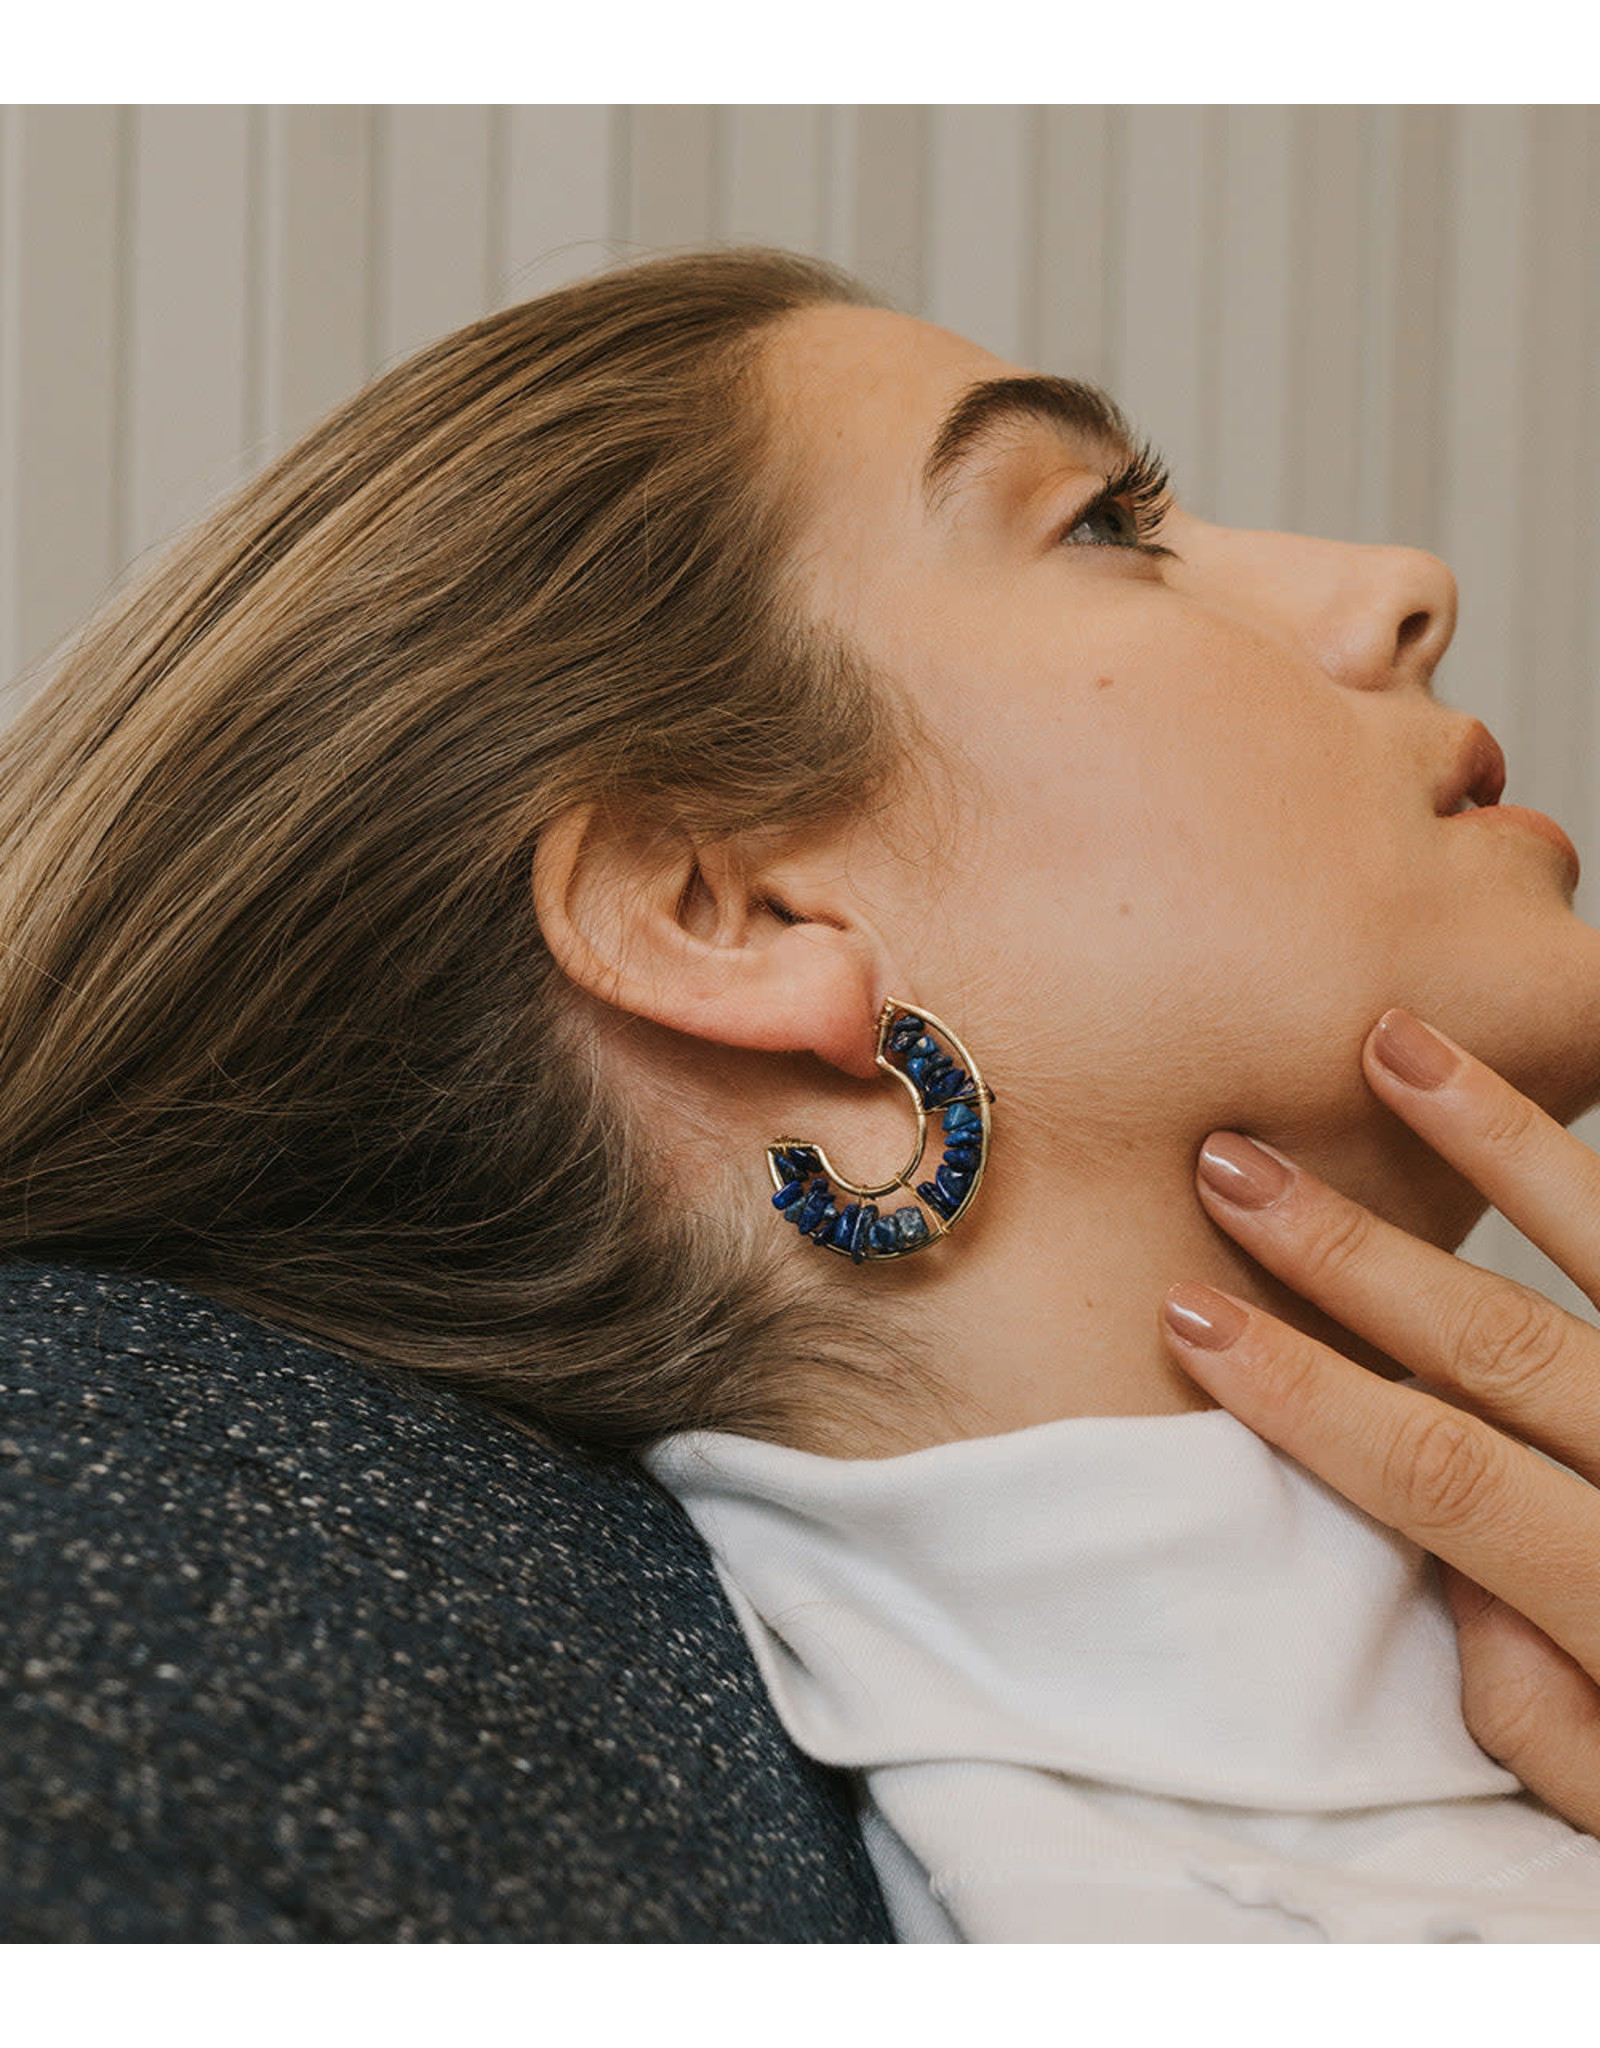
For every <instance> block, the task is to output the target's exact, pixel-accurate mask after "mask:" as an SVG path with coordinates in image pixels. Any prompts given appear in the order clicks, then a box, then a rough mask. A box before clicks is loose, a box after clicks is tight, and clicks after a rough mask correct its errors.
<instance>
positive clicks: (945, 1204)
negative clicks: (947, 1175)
mask: <svg viewBox="0 0 1600 2048" xmlns="http://www.w3.org/2000/svg"><path fill="white" fill-rule="evenodd" d="M917 1193H918V1194H919V1195H920V1196H921V1197H922V1199H923V1200H924V1201H925V1202H926V1203H927V1205H928V1207H929V1208H930V1209H936V1210H937V1211H938V1213H939V1214H940V1215H941V1216H948V1215H949V1214H950V1211H951V1210H952V1209H953V1208H954V1207H955V1206H956V1205H955V1203H954V1202H952V1201H951V1200H950V1199H949V1197H948V1196H947V1195H946V1194H945V1191H944V1189H943V1188H941V1187H939V1186H938V1185H937V1184H936V1183H935V1182H934V1181H931V1180H919V1181H918V1182H917Z"/></svg>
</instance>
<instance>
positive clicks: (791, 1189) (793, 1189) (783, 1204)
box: [772, 1154, 949, 1209]
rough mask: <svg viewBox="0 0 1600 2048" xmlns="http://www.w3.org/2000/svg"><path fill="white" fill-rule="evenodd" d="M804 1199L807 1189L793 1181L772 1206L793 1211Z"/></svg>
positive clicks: (780, 1190) (780, 1193)
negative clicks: (796, 1204)
mask: <svg viewBox="0 0 1600 2048" xmlns="http://www.w3.org/2000/svg"><path fill="white" fill-rule="evenodd" d="M946 1156H947V1157H948V1156H949V1155H948V1154H947V1155H946ZM804 1197H805V1188H804V1187H803V1186H802V1185H801V1183H800V1182H799V1181H797V1180H792V1181H790V1183H789V1185H788V1186H787V1187H785V1188H779V1190H778V1192H777V1193H776V1194H775V1195H774V1196H773V1198H772V1206H773V1208H774V1209H792V1208H793V1207H794V1205H795V1203H796V1202H798V1201H801V1200H803V1199H804Z"/></svg>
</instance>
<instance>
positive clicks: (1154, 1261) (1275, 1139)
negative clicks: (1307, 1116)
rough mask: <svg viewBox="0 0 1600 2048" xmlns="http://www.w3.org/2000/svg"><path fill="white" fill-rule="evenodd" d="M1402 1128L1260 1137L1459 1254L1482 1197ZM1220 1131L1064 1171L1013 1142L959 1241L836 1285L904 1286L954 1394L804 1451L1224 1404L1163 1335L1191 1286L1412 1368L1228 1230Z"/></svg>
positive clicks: (907, 1309)
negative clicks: (1212, 1184)
mask: <svg viewBox="0 0 1600 2048" xmlns="http://www.w3.org/2000/svg"><path fill="white" fill-rule="evenodd" d="M1386 1123H1387V1125H1388V1126H1389V1128H1387V1129H1382V1130H1367V1131H1361V1132H1356V1133H1353V1134H1352V1133H1348V1132H1347V1133H1345V1134H1342V1135H1341V1138H1340V1139H1339V1141H1338V1142H1337V1143H1336V1144H1330V1143H1328V1141H1326V1140H1324V1141H1322V1143H1321V1145H1320V1146H1319V1145H1318V1144H1317V1142H1316V1141H1314V1140H1309V1139H1307V1138H1306V1136H1305V1134H1303V1133H1300V1134H1295V1133H1283V1134H1278V1133H1275V1132H1269V1131H1266V1130H1261V1131H1258V1132H1256V1133H1255V1134H1256V1135H1259V1136H1261V1137H1264V1138H1266V1139H1267V1140H1268V1142H1269V1143H1272V1144H1275V1145H1277V1146H1279V1148H1280V1149H1281V1150H1283V1151H1285V1152H1286V1153H1287V1154H1288V1155H1289V1156H1290V1157H1291V1158H1295V1159H1296V1160H1298V1161H1299V1162H1300V1163H1302V1164H1304V1165H1305V1166H1307V1167H1308V1168H1310V1169H1311V1170H1312V1171H1313V1172H1316V1173H1318V1174H1319V1175H1321V1177H1323V1178H1324V1179H1326V1180H1328V1181H1329V1182H1330V1183H1331V1184H1332V1185H1334V1186H1336V1187H1339V1188H1341V1189H1342V1190H1343V1191H1344V1192H1346V1193H1348V1194H1350V1195H1352V1196H1354V1198H1355V1199H1357V1200H1359V1201H1361V1202H1363V1203H1364V1204H1366V1205H1367V1206H1369V1207H1371V1208H1373V1209H1374V1210H1376V1211H1377V1212H1378V1213H1380V1214H1382V1215H1384V1216H1386V1217H1388V1218H1389V1219H1390V1220H1392V1221H1394V1222H1396V1223H1398V1224H1400V1225H1401V1226H1402V1227H1403V1228H1405V1229H1407V1230H1409V1231H1411V1232H1413V1233H1414V1234H1415V1235H1417V1236H1420V1237H1423V1238H1426V1239H1428V1240H1429V1241H1431V1242H1433V1243H1437V1244H1442V1245H1447V1246H1450V1247H1453V1246H1454V1245H1456V1244H1458V1243H1459V1242H1460V1240H1461V1238H1462V1237H1463V1236H1465V1234H1466V1231H1467V1230H1468V1229H1469V1228H1470V1227H1471V1224H1472V1222H1473V1221H1474V1220H1475V1219H1476V1217H1477V1215H1478V1214H1479V1213H1481V1211H1482V1208H1483V1201H1482V1198H1481V1197H1480V1196H1478V1195H1477V1194H1476V1192H1475V1191H1474V1190H1472V1189H1470V1188H1468V1187H1467V1186H1466V1184H1465V1183H1464V1182H1462V1181H1461V1180H1460V1179H1459V1178H1458V1177H1457V1176H1456V1175H1455V1174H1453V1173H1452V1172H1450V1170H1449V1169H1448V1168H1446V1167H1444V1165H1443V1163H1442V1162H1441V1161H1440V1160H1439V1159H1438V1158H1437V1156H1436V1155H1435V1154H1433V1153H1431V1152H1429V1151H1428V1150H1427V1148H1426V1147H1424V1146H1422V1145H1421V1143H1420V1141H1419V1140H1417V1139H1416V1138H1415V1137H1414V1136H1413V1135H1412V1133H1410V1132H1409V1131H1406V1130H1404V1128H1403V1127H1402V1126H1400V1125H1399V1124H1398V1122H1397V1120H1395V1119H1393V1118H1387V1119H1386ZM1205 1136H1206V1132H1205V1131H1197V1132H1195V1133H1193V1134H1190V1135H1188V1136H1187V1137H1186V1138H1185V1140H1184V1141H1183V1142H1181V1143H1179V1142H1176V1141H1175V1140H1174V1139H1172V1138H1171V1137H1170V1136H1169V1137H1168V1138H1167V1139H1166V1141H1165V1142H1164V1143H1157V1142H1155V1141H1152V1142H1151V1144H1150V1145H1149V1146H1147V1147H1145V1148H1143V1149H1141V1148H1139V1147H1137V1146H1136V1147H1134V1148H1131V1149H1129V1150H1127V1151H1125V1152H1123V1153H1120V1154H1119V1155H1118V1156H1116V1157H1115V1158H1113V1159H1111V1160H1108V1161H1105V1162H1103V1163H1101V1164H1100V1165H1099V1166H1097V1167H1096V1168H1095V1169H1094V1170H1092V1171H1088V1170H1085V1169H1084V1167H1083V1163H1082V1162H1081V1161H1077V1162H1073V1163H1072V1164H1071V1165H1070V1166H1068V1167H1067V1168H1066V1169H1065V1170H1063V1168H1062V1167H1061V1166H1060V1165H1059V1163H1057V1164H1054V1165H1052V1167H1051V1168H1050V1170H1049V1171H1048V1172H1047V1171H1046V1170H1045V1166H1044V1162H1043V1161H1042V1160H1030V1158H1029V1157H1028V1156H1027V1152H1026V1149H1025V1148H1023V1147H1018V1146H1013V1147H1012V1148H1011V1149H1010V1152H1009V1154H1007V1153H1002V1152H1001V1151H1000V1148H999V1146H998V1145H997V1147H996V1155H995V1157H994V1158H993V1159H992V1161H991V1164H990V1167H989V1170H988V1172H987V1173H986V1174H985V1178H984V1183H983V1187H982V1189H981V1190H980V1194H979V1198H978V1200H977V1201H976V1202H975V1203H974V1205H973V1209H972V1211H971V1213H970V1215H969V1216H967V1217H965V1218H963V1221H962V1225H961V1228H960V1230H959V1231H958V1232H957V1233H955V1234H954V1235H953V1236H952V1238H951V1239H950V1242H949V1243H948V1245H945V1246H941V1247H939V1248H938V1249H936V1250H935V1251H934V1252H932V1253H931V1254H920V1255H916V1256H913V1257H911V1258H908V1259H905V1260H902V1261H900V1262H898V1263H897V1265H895V1266H894V1267H893V1268H889V1269H886V1270H885V1269H878V1270H876V1271H873V1272H858V1271H855V1270H854V1269H850V1268H844V1269H843V1271H842V1272H841V1273H840V1274H839V1275H829V1276H828V1279H829V1281H830V1282H831V1283H834V1284H838V1285H840V1286H845V1287H848V1286H850V1285H851V1283H852V1282H853V1283H854V1284H855V1285H856V1287H857V1288H859V1287H860V1285H861V1283H862V1281H863V1280H865V1281H866V1282H867V1283H868V1284H869V1285H871V1284H874V1283H880V1284H881V1283H882V1282H885V1281H886V1282H888V1283H889V1284H888V1286H886V1287H883V1288H882V1301H883V1305H884V1307H885V1310H886V1312H887V1314H888V1316H889V1317H890V1318H891V1319H892V1320H893V1322H894V1323H895V1324H897V1325H898V1326H899V1329H898V1331H897V1335H899V1337H900V1341H901V1343H902V1344H904V1345H907V1346H908V1347H909V1348H911V1349H913V1350H915V1349H916V1348H917V1346H918V1345H919V1343H926V1341H927V1333H928V1332H930V1331H937V1333H938V1337H937V1347H936V1357H935V1363H936V1365H937V1368H938V1371H939V1374H940V1377H941V1380H942V1382H943V1385H944V1387H945V1388H946V1389H947V1396H946V1398H945V1399H943V1400H942V1401H941V1402H940V1403H939V1404H938V1407H937V1410H936V1411H932V1412H930V1411H928V1410H923V1411H920V1412H915V1413H913V1412H911V1411H910V1410H909V1408H908V1406H907V1404H906V1403H905V1402H904V1400H903V1399H895V1400H894V1401H893V1402H891V1401H890V1400H889V1399H888V1398H887V1397H886V1399H885V1401H884V1403H883V1406H882V1408H881V1410H879V1411H876V1412H872V1413H869V1415H868V1416H867V1417H866V1418H863V1419H857V1418H853V1419H852V1421H851V1423H850V1424H849V1425H848V1427H844V1428H841V1427H840V1426H838V1425H833V1426H831V1427H829V1428H828V1429H827V1430H826V1431H825V1430H824V1426H823V1425H822V1423H821V1422H820V1420H819V1424H818V1426H817V1428H816V1430H815V1431H814V1432H808V1433H807V1435H806V1437H805V1438H804V1439H803V1440H798V1441H799V1447H800V1448H803V1449H812V1450H818V1451H822V1452H825V1453H827V1454H829V1455H832V1456H844V1457H855V1458H870V1457H888V1456H893V1455H897V1454H899V1453H902V1452H906V1451H911V1450H917V1449H922V1448H925V1447H927V1446H928V1445H931V1444H934V1443H939V1442H946V1441H951V1440H954V1439H958V1438H967V1437H979V1436H994V1435H1001V1434H1004V1433H1005V1432H1007V1431H1011V1430H1017V1429H1027V1428H1030V1427H1032V1426H1033V1425H1035V1424H1038V1423H1042V1422H1051V1421H1057V1420H1061V1419H1063V1418H1065V1417H1069V1416H1086V1415H1168V1414H1180V1413H1183V1412H1185V1411H1189V1410H1201V1409H1207V1408H1211V1407H1213V1406H1215V1403H1214V1402H1212V1401H1211V1400H1210V1399H1209V1397H1208V1396H1207V1395H1205V1394H1204V1393H1203V1392H1202V1391H1201V1389H1200V1388H1199V1387H1198V1386H1197V1385H1196V1384H1195V1383H1194V1381H1192V1380H1191V1379H1189V1378H1188V1376H1187V1375H1186V1374H1185V1373H1184V1372H1183V1371H1182V1370H1181V1369H1180V1368H1179V1367H1178V1366H1177V1365H1175V1364H1174V1363H1173V1362H1172V1359H1171V1357H1170V1355H1169V1354H1168V1352H1167V1349H1166V1346H1165V1344H1164V1343H1163V1341H1162V1338H1161V1335H1160V1323H1159V1318H1160V1309H1161V1302H1162V1298H1163V1296H1164V1295H1165V1294H1166V1291H1167V1289H1168V1288H1169V1287H1170V1286H1171V1285H1172V1284H1173V1282H1175V1281H1178V1280H1200V1281H1204V1282H1207V1283H1208V1284H1210V1285H1212V1286H1215V1287H1221V1288H1225V1289H1227V1290H1228V1292H1230V1293H1232V1294H1236V1295H1238V1296H1240V1297H1241V1299H1243V1300H1245V1301H1248V1302H1251V1303H1252V1304H1254V1305H1257V1306H1259V1307H1261V1308H1264V1309H1266V1310H1267V1311H1268V1312H1269V1313H1270V1314H1272V1315H1274V1316H1276V1317H1278V1318H1279V1319H1281V1320H1282V1321H1284V1322H1286V1323H1288V1324H1290V1325H1291V1326H1292V1327H1294V1328H1296V1329H1299V1330H1302V1331H1304V1332H1306V1333H1307V1334H1308V1335H1310V1336H1312V1337H1315V1338H1317V1339H1318V1340H1319V1341H1321V1342H1323V1343H1326V1344H1330V1345H1332V1346H1333V1347H1334V1348H1335V1349H1337V1350H1339V1351H1341V1352H1343V1353H1344V1354H1345V1355H1346V1356H1347V1357H1350V1358H1353V1359H1356V1360H1357V1361H1358V1362H1360V1363H1362V1364H1364V1365H1367V1366H1369V1367H1371V1368H1372V1369H1374V1370H1376V1371H1378V1372H1380V1373H1383V1374H1385V1375H1386V1376H1387V1377H1391V1378H1392V1377H1396V1376H1398V1375H1399V1374H1400V1373H1401V1372H1403V1371H1405V1370H1408V1368H1406V1367H1404V1366H1401V1365H1396V1364H1395V1363H1394V1362H1393V1361H1392V1360H1389V1359H1387V1358H1385V1357H1384V1356H1383V1355H1382V1354H1381V1353H1379V1352H1377V1351H1376V1350H1374V1349H1373V1347H1371V1346H1370V1345H1367V1344H1366V1343H1364V1342H1362V1341H1361V1340H1359V1339H1357V1338H1355V1337H1354V1336H1352V1334H1351V1333H1350V1332H1348V1331H1346V1330H1344V1329H1343V1328H1342V1327H1341V1326H1339V1325H1338V1324H1336V1323H1335V1322H1334V1321H1333V1320H1332V1319H1331V1318H1330V1317H1328V1316H1326V1315H1324V1314H1323V1313H1322V1312H1321V1311H1320V1310H1318V1309H1316V1308H1315V1307H1313V1306H1312V1305H1311V1304H1310V1303H1309V1302H1307V1301H1305V1300H1303V1299H1302V1298H1301V1297H1299V1296H1297V1295H1295V1294H1293V1293H1292V1292H1291V1291H1290V1290H1289V1289H1288V1288H1286V1287H1285V1286H1284V1285H1283V1284H1282V1283H1281V1282H1279V1281H1277V1280H1276V1279H1274V1278H1273V1276H1272V1275H1270V1274H1269V1273H1267V1272H1265V1271H1264V1269H1263V1268H1261V1267H1260V1266H1257V1265H1256V1264H1255V1263H1254V1262H1253V1261H1252V1260H1251V1259H1249V1258H1248V1257H1247V1256H1246V1254H1245V1253H1243V1252H1242V1251H1240V1249H1239V1248H1238V1246H1237V1245H1235V1244H1234V1243H1233V1241H1232V1240H1231V1239H1230V1238H1228V1237H1227V1236H1226V1235H1225V1234H1224V1233H1223V1232H1222V1231H1220V1230H1219V1229H1218V1228H1217V1227H1216V1225H1215V1224H1213V1223H1212V1221H1211V1219H1210V1218H1209V1217H1208V1216H1207V1215H1206V1213H1205V1211H1204V1210H1203V1209H1202V1208H1201V1206H1200V1203H1199V1200H1198V1197H1197V1196H1196V1194H1195V1191H1194V1162H1195V1158H1196V1155H1197V1153H1198V1151H1199V1148H1200V1145H1201V1143H1202V1141H1203V1139H1204V1137H1205ZM829 1263H830V1264H832V1263H833V1262H832V1261H830V1262H829ZM841 1263H842V1262H841Z"/></svg>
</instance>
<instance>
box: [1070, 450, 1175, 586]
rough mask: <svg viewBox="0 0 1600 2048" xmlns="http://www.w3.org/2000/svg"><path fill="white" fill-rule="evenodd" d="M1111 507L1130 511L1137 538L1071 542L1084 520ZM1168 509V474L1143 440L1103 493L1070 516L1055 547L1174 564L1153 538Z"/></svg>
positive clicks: (1170, 554) (1172, 557)
mask: <svg viewBox="0 0 1600 2048" xmlns="http://www.w3.org/2000/svg"><path fill="white" fill-rule="evenodd" d="M1113 508H1122V509H1126V510H1128V511H1131V512H1132V514H1133V525H1134V532H1135V535H1136V536H1137V537H1136V538H1135V539H1133V540H1099V541H1077V542H1074V541H1072V540H1071V539H1070V538H1069V536H1071V535H1072V534H1074V533H1076V532H1077V530H1078V528H1079V527H1080V526H1082V525H1083V523H1084V521H1085V520H1087V519H1095V518H1098V517H1099V516H1100V515H1101V514H1102V513H1105V512H1109V511H1111V510H1112V509H1113ZM1171 510H1172V477H1171V472H1170V471H1169V470H1168V468H1167V465H1166V463H1165V462H1163V461H1162V459H1161V457H1160V456H1159V455H1158V454H1157V453H1156V451H1155V450H1154V448H1152V447H1151V446H1150V443H1149V442H1148V441H1146V442H1144V443H1143V444H1142V445H1141V446H1140V447H1138V448H1136V449H1135V450H1134V452H1133V454H1132V456H1131V457H1130V458H1129V460H1128V461H1127V463H1126V464H1125V465H1124V466H1123V467H1122V468H1121V469H1119V470H1118V471H1117V473H1116V475H1115V476H1110V477H1107V478H1106V482H1105V488H1104V489H1103V490H1101V491H1099V492H1098V493H1097V494H1096V495H1095V496H1094V497H1093V498H1092V499H1091V500H1090V501H1089V503H1088V504H1087V505H1085V506H1084V507H1083V509H1082V510H1081V511H1079V512H1074V513H1073V515H1072V517H1071V518H1070V519H1069V520H1068V521H1067V523H1066V525H1065V526H1063V527H1062V529H1061V531H1060V532H1059V533H1058V534H1057V535H1056V544H1057V546H1059V547H1069V546H1077V547H1100V548H1122V549H1124V550H1125V551H1126V552H1128V553H1130V554H1139V555H1154V556H1156V557H1158V558H1163V559H1166V560H1170V561H1174V562H1175V561H1177V559H1178V557H1177V555H1176V554H1175V553H1174V552H1173V550H1172V549H1171V548H1168V547H1161V546H1159V545H1158V544H1157V543H1156V541H1155V538H1154V536H1155V535H1156V534H1158V533H1159V532H1160V531H1161V523H1162V521H1163V520H1164V519H1165V518H1166V516H1167V514H1168V513H1169V512H1170V511H1171Z"/></svg>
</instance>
